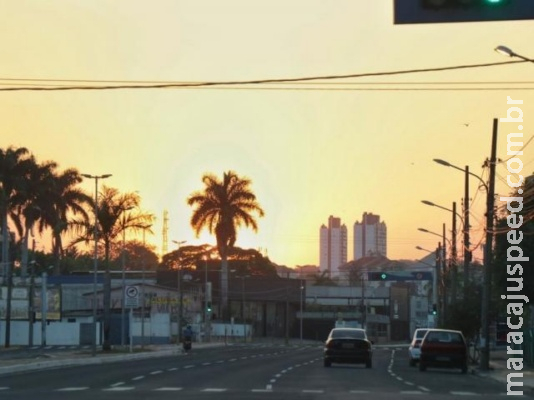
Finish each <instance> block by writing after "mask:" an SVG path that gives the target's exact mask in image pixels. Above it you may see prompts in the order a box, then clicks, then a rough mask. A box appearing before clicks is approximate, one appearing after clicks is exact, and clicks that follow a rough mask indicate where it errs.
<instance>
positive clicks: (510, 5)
mask: <svg viewBox="0 0 534 400" xmlns="http://www.w3.org/2000/svg"><path fill="white" fill-rule="evenodd" d="M526 19H534V1H532V0H394V24H395V25H397V24H421V23H442V22H482V21H514V20H526Z"/></svg>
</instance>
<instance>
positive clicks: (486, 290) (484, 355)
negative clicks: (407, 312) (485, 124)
mask: <svg viewBox="0 0 534 400" xmlns="http://www.w3.org/2000/svg"><path fill="white" fill-rule="evenodd" d="M497 130H498V120H497V118H494V119H493V133H492V138H491V157H490V160H489V185H488V197H487V199H486V204H487V207H486V208H487V209H486V243H485V245H484V284H483V285H484V286H483V287H482V307H481V311H482V312H481V316H480V323H481V328H482V338H483V339H484V345H483V346H482V349H481V352H480V369H481V370H483V371H488V370H489V358H490V343H489V342H490V340H489V339H490V338H489V319H488V313H489V303H490V298H491V264H492V258H493V249H492V247H493V214H494V211H493V208H494V205H495V164H496V162H497Z"/></svg>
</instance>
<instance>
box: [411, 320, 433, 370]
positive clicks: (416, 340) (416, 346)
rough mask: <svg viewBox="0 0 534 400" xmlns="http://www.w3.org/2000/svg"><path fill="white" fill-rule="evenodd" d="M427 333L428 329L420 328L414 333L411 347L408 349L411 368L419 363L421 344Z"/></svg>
mask: <svg viewBox="0 0 534 400" xmlns="http://www.w3.org/2000/svg"><path fill="white" fill-rule="evenodd" d="M427 331H428V329H427V328H419V329H416V330H415V332H414V333H413V338H412V342H411V343H410V347H408V357H409V359H410V367H414V366H415V364H417V362H418V361H419V357H420V355H421V342H422V341H423V338H424V337H425V335H426V332H427Z"/></svg>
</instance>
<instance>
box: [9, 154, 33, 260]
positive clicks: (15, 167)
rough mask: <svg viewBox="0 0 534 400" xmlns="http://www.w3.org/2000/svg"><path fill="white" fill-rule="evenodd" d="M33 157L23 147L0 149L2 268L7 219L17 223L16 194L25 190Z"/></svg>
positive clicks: (18, 194)
mask: <svg viewBox="0 0 534 400" xmlns="http://www.w3.org/2000/svg"><path fill="white" fill-rule="evenodd" d="M34 165H35V159H34V158H33V156H32V155H31V154H30V152H29V150H28V149H27V148H25V147H18V148H16V147H8V148H7V149H5V150H4V149H0V218H1V220H2V269H4V270H7V269H8V268H9V260H8V252H9V244H8V242H9V240H8V239H7V238H8V237H9V232H8V219H9V218H10V217H11V218H12V220H13V221H14V222H17V223H18V215H17V214H16V212H15V209H16V207H17V205H18V204H17V203H18V202H19V200H18V198H17V197H18V196H20V195H21V194H22V193H25V192H27V187H28V182H29V179H28V178H29V175H30V171H31V170H32V168H33V166H34Z"/></svg>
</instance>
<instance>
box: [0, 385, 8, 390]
mask: <svg viewBox="0 0 534 400" xmlns="http://www.w3.org/2000/svg"><path fill="white" fill-rule="evenodd" d="M0 390H9V387H8V386H0Z"/></svg>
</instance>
